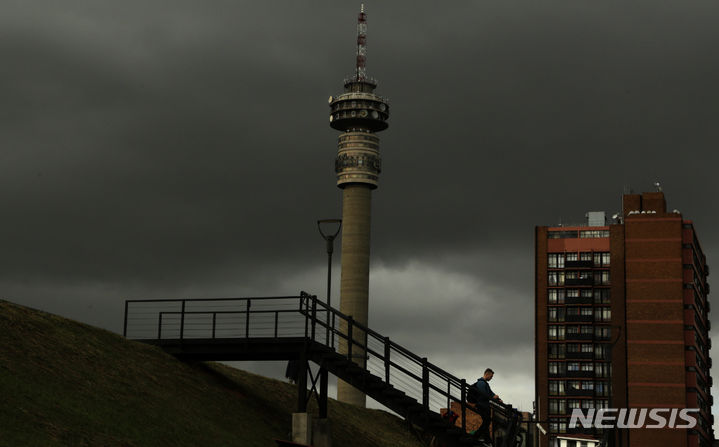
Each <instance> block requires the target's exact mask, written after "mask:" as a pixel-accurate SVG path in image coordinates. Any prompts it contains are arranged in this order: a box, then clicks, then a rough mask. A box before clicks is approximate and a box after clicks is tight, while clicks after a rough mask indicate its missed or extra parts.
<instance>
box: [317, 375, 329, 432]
mask: <svg viewBox="0 0 719 447" xmlns="http://www.w3.org/2000/svg"><path fill="white" fill-rule="evenodd" d="M328 382H329V377H328V373H327V369H326V368H324V367H320V395H319V407H320V414H319V416H320V419H327V384H328Z"/></svg>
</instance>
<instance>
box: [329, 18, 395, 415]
mask: <svg viewBox="0 0 719 447" xmlns="http://www.w3.org/2000/svg"><path fill="white" fill-rule="evenodd" d="M366 43H367V15H366V14H365V12H364V5H362V8H361V10H360V13H359V15H358V17H357V65H356V68H355V72H354V74H353V75H351V76H349V77H348V78H346V79H345V81H344V93H342V94H340V95H338V96H330V99H329V105H330V110H331V112H330V126H331V127H332V128H333V129H336V130H339V131H341V132H342V134H341V135H340V136H339V141H338V144H337V158H336V159H335V172H336V173H337V186H338V187H339V188H340V189H342V275H341V280H340V311H341V312H342V313H344V314H345V315H350V316H352V317H353V319H354V321H356V322H357V323H360V324H362V325H364V326H367V310H368V290H369V251H370V250H369V247H370V209H371V193H372V190H373V189H375V188H377V182H378V179H379V173H380V171H381V159H380V155H379V138H378V137H377V135H376V134H375V133H376V132H379V131H382V130H385V129H386V128H387V126H388V124H387V119H388V118H389V105H388V104H387V99H386V98H383V97H381V96H378V95H376V94H374V89H375V88H377V81H375V80H374V79H372V78H370V77H368V76H367V71H366V68H365V63H366V60H367V47H366V46H365V45H366ZM342 330H343V331H345V333H346V330H347V328H346V327H344V328H342ZM352 336H353V339H354V340H357V341H360V342H362V343H364V340H365V334H364V333H363V332H362V331H359V330H353V331H352ZM340 352H342V353H347V352H348V351H347V344H346V343H340ZM352 356H353V357H354V358H353V360H354V362H355V363H357V364H358V365H360V366H362V367H365V366H366V358H367V357H366V353H365V352H364V351H363V350H361V349H359V348H358V347H357V346H353V348H352ZM337 398H338V399H339V400H340V401H342V402H347V403H352V404H355V405H359V406H365V395H364V394H363V393H362V392H360V391H359V390H357V389H355V388H353V387H352V386H351V385H349V384H348V383H345V382H342V381H340V382H339V383H338V385H337Z"/></svg>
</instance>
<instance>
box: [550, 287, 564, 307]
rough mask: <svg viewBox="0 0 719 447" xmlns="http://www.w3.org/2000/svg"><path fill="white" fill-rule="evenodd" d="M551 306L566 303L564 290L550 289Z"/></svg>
mask: <svg viewBox="0 0 719 447" xmlns="http://www.w3.org/2000/svg"><path fill="white" fill-rule="evenodd" d="M548 293H549V304H563V303H564V289H549V291H548Z"/></svg>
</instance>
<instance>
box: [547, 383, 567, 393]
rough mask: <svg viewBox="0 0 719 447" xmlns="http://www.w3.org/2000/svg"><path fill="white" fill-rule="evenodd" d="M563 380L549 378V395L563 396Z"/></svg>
mask: <svg viewBox="0 0 719 447" xmlns="http://www.w3.org/2000/svg"><path fill="white" fill-rule="evenodd" d="M564 394H565V391H564V380H551V381H550V382H549V395H550V396H564Z"/></svg>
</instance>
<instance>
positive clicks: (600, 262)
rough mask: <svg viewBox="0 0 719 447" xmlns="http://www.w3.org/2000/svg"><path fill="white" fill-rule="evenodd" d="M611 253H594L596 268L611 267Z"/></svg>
mask: <svg viewBox="0 0 719 447" xmlns="http://www.w3.org/2000/svg"><path fill="white" fill-rule="evenodd" d="M609 265H610V264H609V253H600V252H595V253H594V266H595V267H609Z"/></svg>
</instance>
